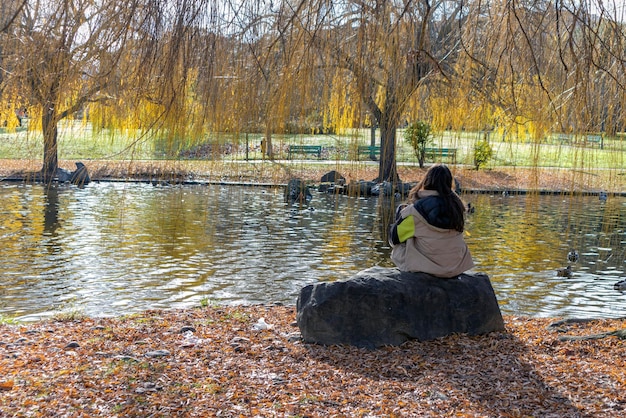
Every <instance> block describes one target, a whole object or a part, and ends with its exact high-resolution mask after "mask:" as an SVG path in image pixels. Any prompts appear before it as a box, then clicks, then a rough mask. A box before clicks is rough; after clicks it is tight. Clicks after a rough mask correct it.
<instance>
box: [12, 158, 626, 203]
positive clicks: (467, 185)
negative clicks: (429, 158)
mask: <svg viewBox="0 0 626 418" xmlns="http://www.w3.org/2000/svg"><path fill="white" fill-rule="evenodd" d="M40 164H41V163H40V162H39V161H34V160H0V182H24V181H28V176H27V173H28V172H32V171H37V170H39V169H40V168H41V167H40ZM85 164H86V166H87V169H88V172H89V175H90V177H91V180H92V181H93V182H107V181H109V182H141V183H163V184H181V185H208V184H215V185H241V186H260V187H283V186H284V185H286V184H287V182H288V181H289V179H290V178H301V179H303V180H305V181H306V182H307V183H308V184H311V185H316V184H319V182H320V179H321V177H322V176H323V175H324V174H326V173H328V172H329V171H331V170H336V171H338V172H339V173H340V174H342V175H344V177H345V178H346V183H349V182H351V181H364V180H371V179H374V178H375V177H377V175H378V164H377V163H375V162H367V163H366V162H349V161H345V162H343V161H342V162H339V161H337V162H335V161H324V162H315V163H314V164H313V163H311V162H309V161H291V162H289V163H285V162H280V161H268V160H266V161H254V162H252V161H251V162H236V163H234V162H215V161H178V160H152V161H132V160H128V161H102V160H88V161H85ZM73 165H74V163H73V162H71V161H60V162H59V166H60V167H63V168H65V167H73ZM450 167H451V169H452V170H453V173H454V176H455V178H457V179H458V180H459V182H460V183H461V188H462V190H463V191H464V192H465V193H468V194H497V193H503V192H505V193H508V194H517V195H525V194H541V195H547V194H552V195H572V196H578V195H598V194H600V193H601V192H604V193H607V194H608V195H613V196H626V169H621V170H618V169H598V170H593V169H587V170H581V169H563V168H543V167H534V168H529V167H494V168H491V169H481V170H478V171H477V170H474V169H473V168H468V167H459V166H450ZM427 168H428V166H426V167H424V168H423V169H420V168H419V167H418V166H417V165H400V166H398V174H399V176H400V179H401V180H402V181H404V182H406V183H416V182H418V181H419V180H420V179H421V177H422V176H423V175H424V173H425V172H426V169H427ZM259 179H265V181H259Z"/></svg>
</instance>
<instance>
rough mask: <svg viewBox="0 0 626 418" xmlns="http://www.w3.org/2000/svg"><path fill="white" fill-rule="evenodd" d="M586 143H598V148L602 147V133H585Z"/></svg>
mask: <svg viewBox="0 0 626 418" xmlns="http://www.w3.org/2000/svg"><path fill="white" fill-rule="evenodd" d="M587 144H591V145H592V146H593V145H594V144H600V148H603V146H602V145H603V144H602V135H587Z"/></svg>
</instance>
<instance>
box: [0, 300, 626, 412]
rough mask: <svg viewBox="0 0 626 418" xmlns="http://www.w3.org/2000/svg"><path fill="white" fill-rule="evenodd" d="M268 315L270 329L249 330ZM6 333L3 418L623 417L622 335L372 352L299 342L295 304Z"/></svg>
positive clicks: (535, 325)
mask: <svg viewBox="0 0 626 418" xmlns="http://www.w3.org/2000/svg"><path fill="white" fill-rule="evenodd" d="M261 317H264V318H265V319H266V321H267V322H268V323H269V324H271V325H272V328H270V329H267V330H264V331H255V330H253V325H254V324H255V323H256V322H257V321H258V320H259V318H261ZM60 319H62V320H58V321H44V322H39V323H35V324H30V325H6V324H5V325H2V324H0V370H1V373H0V416H2V417H89V418H94V417H106V418H110V417H219V416H221V417H567V418H572V417H617V416H624V415H623V414H624V413H625V412H626V411H625V408H626V375H625V374H624V368H625V367H626V344H624V341H623V340H620V339H618V338H617V337H614V336H611V337H607V338H603V339H590V340H579V341H576V340H575V341H566V340H563V339H562V338H561V337H563V336H576V335H577V336H585V335H589V334H592V333H599V332H605V331H613V330H616V329H620V328H624V327H626V321H624V320H598V321H594V322H591V323H586V324H563V325H561V326H559V327H556V328H553V327H550V328H548V325H549V324H551V323H552V322H553V320H551V319H537V318H535V319H530V318H523V317H505V324H506V331H505V332H501V333H492V334H489V335H485V336H474V337H470V336H465V335H453V336H449V337H446V338H441V339H438V340H434V341H427V342H419V341H412V342H409V343H405V344H404V345H402V346H400V347H385V348H381V349H378V350H373V351H367V350H364V349H358V348H354V347H348V346H330V347H324V346H318V345H313V344H305V343H303V342H301V341H300V340H299V339H298V338H297V336H294V333H297V331H298V328H297V327H295V326H294V324H293V322H294V320H295V308H294V307H281V306H272V307H269V306H248V307H216V306H212V307H206V308H197V309H189V310H184V311H150V312H144V313H142V314H138V315H132V316H130V317H124V318H117V319H87V318H84V319H80V318H78V319H77V318H72V317H67V318H64V319H63V318H60Z"/></svg>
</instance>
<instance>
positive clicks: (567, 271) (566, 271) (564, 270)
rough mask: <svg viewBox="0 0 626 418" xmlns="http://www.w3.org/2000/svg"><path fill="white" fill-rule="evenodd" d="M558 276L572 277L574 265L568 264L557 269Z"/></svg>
mask: <svg viewBox="0 0 626 418" xmlns="http://www.w3.org/2000/svg"><path fill="white" fill-rule="evenodd" d="M556 275H557V276H558V277H572V266H567V267H565V268H562V269H558V270H557V271H556Z"/></svg>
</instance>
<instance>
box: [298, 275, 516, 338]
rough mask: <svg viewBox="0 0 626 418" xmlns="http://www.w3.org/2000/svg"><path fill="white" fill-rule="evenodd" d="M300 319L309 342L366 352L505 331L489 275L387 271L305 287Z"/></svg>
mask: <svg viewBox="0 0 626 418" xmlns="http://www.w3.org/2000/svg"><path fill="white" fill-rule="evenodd" d="M296 319H297V323H298V327H299V328H300V331H301V333H302V338H303V340H304V341H305V342H309V343H318V344H325V345H332V344H349V345H354V346H357V347H366V348H376V347H381V346H384V345H400V344H402V343H403V342H405V341H407V340H410V339H418V340H421V341H427V340H432V339H436V338H440V337H444V336H447V335H450V334H454V333H467V334H470V335H479V334H486V333H489V332H493V331H503V330H504V321H503V319H502V314H501V312H500V308H499V306H498V302H497V299H496V296H495V293H494V291H493V288H492V286H491V282H490V281H489V277H488V276H487V275H485V274H473V275H470V274H462V275H460V276H458V277H457V278H453V279H440V278H436V277H433V276H430V275H428V274H425V273H409V272H401V271H399V270H398V269H395V268H383V267H372V268H369V269H367V270H363V271H361V272H359V273H357V274H356V275H354V276H353V277H351V278H350V279H348V280H343V281H337V282H328V283H317V284H314V285H309V286H306V287H304V288H302V290H301V291H300V295H299V297H298V302H297V315H296Z"/></svg>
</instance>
